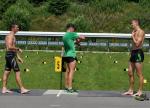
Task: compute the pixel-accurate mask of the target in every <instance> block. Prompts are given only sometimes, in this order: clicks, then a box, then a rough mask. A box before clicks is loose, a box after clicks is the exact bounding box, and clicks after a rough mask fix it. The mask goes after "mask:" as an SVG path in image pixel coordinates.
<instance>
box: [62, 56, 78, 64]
mask: <svg viewBox="0 0 150 108" xmlns="http://www.w3.org/2000/svg"><path fill="white" fill-rule="evenodd" d="M75 60H76V61H77V58H76V57H75V58H73V57H63V58H62V61H63V62H66V63H71V62H73V61H75Z"/></svg>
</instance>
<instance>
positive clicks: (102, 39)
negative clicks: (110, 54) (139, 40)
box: [0, 31, 150, 51]
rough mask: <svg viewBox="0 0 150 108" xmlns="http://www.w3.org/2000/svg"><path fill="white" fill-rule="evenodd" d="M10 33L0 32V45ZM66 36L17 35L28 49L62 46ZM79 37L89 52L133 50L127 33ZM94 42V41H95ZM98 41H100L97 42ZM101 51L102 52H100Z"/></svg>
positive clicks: (148, 40) (149, 40)
mask: <svg viewBox="0 0 150 108" xmlns="http://www.w3.org/2000/svg"><path fill="white" fill-rule="evenodd" d="M8 33H9V31H0V37H1V38H2V37H3V39H1V40H0V44H4V36H6V35H7V34H8ZM64 34H65V32H31V31H30V32H29V31H19V32H18V33H17V34H16V35H17V36H18V37H23V38H24V40H17V44H20V45H25V46H26V49H28V45H41V46H44V45H45V46H47V48H46V50H47V49H48V46H62V45H63V43H62V41H61V39H60V38H62V36H63V35H64ZM78 34H79V35H84V36H85V37H86V41H84V42H81V46H86V47H87V50H90V49H91V48H89V46H90V47H99V49H100V47H105V48H106V49H107V51H110V48H111V47H124V48H127V50H128V51H129V50H130V49H131V46H132V44H131V34H125V33H78ZM32 37H34V38H43V39H44V40H38V39H37V40H30V39H29V38H32ZM50 38H55V39H56V38H57V39H58V38H59V40H57V39H56V40H55V39H54V40H49V39H50ZM117 39H118V40H126V41H117V42H116V41H114V42H112V40H117ZM93 40H94V41H93ZM97 40H98V41H97ZM145 40H146V41H145V43H144V45H143V46H144V48H147V49H148V50H147V51H150V34H146V36H145ZM99 51H100V50H99Z"/></svg>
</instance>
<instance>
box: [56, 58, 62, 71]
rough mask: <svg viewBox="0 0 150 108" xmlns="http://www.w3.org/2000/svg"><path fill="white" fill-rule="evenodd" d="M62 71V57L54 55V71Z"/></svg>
mask: <svg viewBox="0 0 150 108" xmlns="http://www.w3.org/2000/svg"><path fill="white" fill-rule="evenodd" d="M61 71H62V57H58V56H57V57H55V72H61Z"/></svg>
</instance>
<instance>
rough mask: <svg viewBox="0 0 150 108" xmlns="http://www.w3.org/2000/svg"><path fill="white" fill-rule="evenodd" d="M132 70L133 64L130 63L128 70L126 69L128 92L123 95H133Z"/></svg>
mask: <svg viewBox="0 0 150 108" xmlns="http://www.w3.org/2000/svg"><path fill="white" fill-rule="evenodd" d="M134 69H135V64H134V63H132V62H129V68H128V76H129V90H128V91H127V92H125V93H124V95H133V88H134Z"/></svg>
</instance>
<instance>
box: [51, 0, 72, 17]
mask: <svg viewBox="0 0 150 108" xmlns="http://www.w3.org/2000/svg"><path fill="white" fill-rule="evenodd" d="M68 7H69V2H68V1H67V0H50V1H49V12H50V13H52V14H55V15H62V14H64V13H65V12H66V11H67V9H68Z"/></svg>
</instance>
